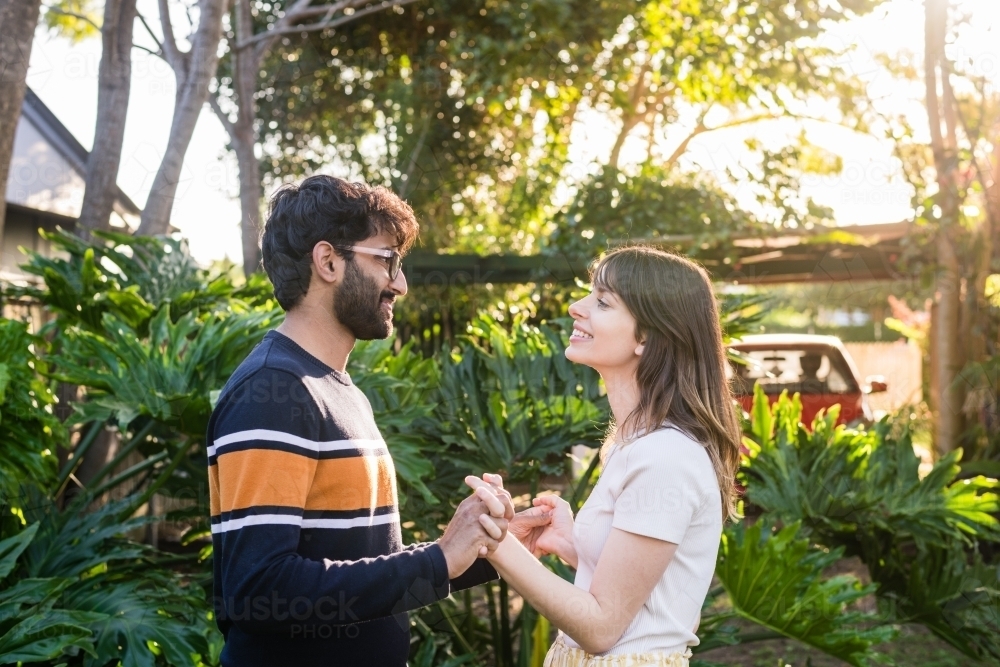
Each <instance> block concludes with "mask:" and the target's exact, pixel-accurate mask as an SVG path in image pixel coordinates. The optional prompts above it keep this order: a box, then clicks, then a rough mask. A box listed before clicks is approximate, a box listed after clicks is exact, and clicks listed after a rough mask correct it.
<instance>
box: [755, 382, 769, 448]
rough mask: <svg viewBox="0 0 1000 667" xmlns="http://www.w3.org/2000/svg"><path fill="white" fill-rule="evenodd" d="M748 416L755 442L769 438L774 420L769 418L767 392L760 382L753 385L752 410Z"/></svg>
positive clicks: (765, 440) (761, 441)
mask: <svg viewBox="0 0 1000 667" xmlns="http://www.w3.org/2000/svg"><path fill="white" fill-rule="evenodd" d="M750 417H751V420H752V421H751V423H752V431H753V434H754V435H755V436H756V437H757V442H759V443H763V442H767V441H768V440H770V439H771V432H772V430H773V426H774V422H773V420H772V419H771V405H770V402H769V401H768V398H767V394H765V393H764V388H763V387H761V386H760V384H756V385H754V388H753V410H752V411H751V414H750Z"/></svg>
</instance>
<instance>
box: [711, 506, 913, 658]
mask: <svg viewBox="0 0 1000 667" xmlns="http://www.w3.org/2000/svg"><path fill="white" fill-rule="evenodd" d="M765 524H766V522H764V521H758V522H757V523H756V524H754V525H753V526H750V527H749V528H745V527H744V526H742V525H738V526H735V527H732V528H728V529H727V530H726V531H725V534H724V535H723V538H722V545H721V547H720V552H719V561H718V565H717V567H716V576H717V577H718V578H719V580H720V581H721V582H722V585H723V586H724V587H725V589H726V593H727V594H728V595H729V598H730V600H731V601H732V604H733V608H734V609H735V611H736V612H737V613H738V614H739V615H740V616H742V617H744V618H746V619H747V620H750V621H753V622H754V623H757V624H759V625H762V626H764V627H767V628H770V629H771V630H774V631H776V632H779V633H781V634H782V635H785V636H786V637H789V638H791V639H796V640H798V641H800V642H803V643H805V644H808V645H809V646H812V647H814V648H817V649H819V650H821V651H823V652H825V653H828V654H830V655H833V656H836V657H838V658H840V659H841V660H843V661H845V662H847V663H849V664H851V665H855V667H862V666H863V665H866V664H868V663H869V660H870V659H871V657H872V654H871V648H872V647H873V646H874V645H876V644H880V643H882V642H885V641H888V640H889V639H890V638H892V636H893V635H894V630H893V629H892V628H890V627H886V626H879V625H874V626H873V625H872V623H873V621H874V620H875V619H874V617H872V616H869V615H865V614H861V613H856V612H849V611H848V606H849V605H850V604H851V603H853V602H856V601H857V600H859V599H860V598H862V597H864V596H866V595H870V594H872V593H873V592H874V591H875V587H874V586H862V585H861V584H860V583H859V582H858V581H857V580H856V579H854V578H853V577H850V576H837V577H831V578H824V577H823V571H824V570H825V569H827V568H828V567H830V566H831V565H833V564H834V563H835V562H836V561H837V560H839V559H840V558H841V557H842V555H843V550H833V551H826V550H822V549H816V548H813V547H811V546H810V545H809V541H808V540H807V539H805V538H802V537H800V535H799V530H800V524H798V523H795V524H791V525H788V526H785V527H784V528H782V529H781V530H780V531H777V532H772V531H771V530H770V529H769V528H768V527H767V526H766V525H765Z"/></svg>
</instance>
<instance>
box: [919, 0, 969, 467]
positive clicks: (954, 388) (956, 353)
mask: <svg viewBox="0 0 1000 667" xmlns="http://www.w3.org/2000/svg"><path fill="white" fill-rule="evenodd" d="M924 12H925V14H924V16H925V24H924V39H925V49H924V83H925V86H926V92H927V119H928V124H929V127H930V135H931V149H932V151H933V153H934V167H935V170H936V172H937V185H938V192H937V194H936V195H935V196H934V203H935V205H936V206H937V207H938V208H939V209H940V212H939V219H938V221H937V224H938V233H937V246H938V247H937V250H938V256H937V262H938V266H937V277H936V280H935V282H936V285H935V297H934V298H935V302H936V304H937V311H936V315H937V318H936V319H937V322H935V323H934V336H933V341H932V345H933V346H934V366H935V369H934V370H935V374H934V375H935V378H934V379H935V382H936V383H937V388H936V390H935V391H934V392H933V393H934V394H935V395H937V396H938V397H939V401H938V405H937V414H936V415H935V424H934V436H935V437H934V444H935V447H936V449H937V451H938V452H939V453H946V452H949V451H951V450H952V449H954V448H955V446H956V444H957V442H958V439H959V436H960V435H961V433H962V407H963V405H962V404H963V392H962V388H961V387H960V386H959V385H958V383H956V382H955V379H956V377H957V376H958V373H959V372H960V371H961V369H962V364H963V362H964V355H963V353H962V352H963V350H962V340H963V337H962V336H961V332H960V325H961V320H962V314H961V311H962V296H961V286H962V265H961V262H960V260H959V258H958V254H957V252H956V250H955V236H956V234H957V233H958V231H959V224H958V223H959V210H958V209H959V196H958V188H957V186H956V178H955V167H956V164H957V138H956V136H955V126H956V123H955V120H954V116H955V109H954V104H955V100H954V96H953V95H952V94H951V86H950V85H949V83H948V82H947V81H945V79H946V77H948V67H947V66H946V65H945V62H944V58H945V53H944V47H945V36H946V34H947V30H948V15H949V0H925V2H924ZM939 72H940V75H941V81H940V83H941V91H942V94H939V92H938V84H939V79H938V73H939ZM942 116H943V117H944V121H945V123H946V125H947V134H945V133H943V132H942Z"/></svg>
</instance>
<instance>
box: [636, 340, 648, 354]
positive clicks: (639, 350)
mask: <svg viewBox="0 0 1000 667" xmlns="http://www.w3.org/2000/svg"><path fill="white" fill-rule="evenodd" d="M645 349H646V344H645V343H639V344H638V345H637V346H636V348H635V356H637V357H641V356H642V351H643V350H645Z"/></svg>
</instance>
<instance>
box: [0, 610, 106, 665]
mask: <svg viewBox="0 0 1000 667" xmlns="http://www.w3.org/2000/svg"><path fill="white" fill-rule="evenodd" d="M102 618H104V615H103V614H88V613H81V612H73V611H64V610H59V609H56V610H52V609H47V610H43V611H42V612H40V613H38V614H34V615H32V616H28V617H27V618H25V619H23V620H22V621H20V622H19V623H17V625H15V626H14V627H12V628H11V629H10V630H8V631H7V632H6V633H5V634H4V635H3V636H2V637H0V664H4V665H11V664H16V663H21V662H28V663H33V662H42V661H45V660H54V659H56V658H58V657H60V656H62V655H64V654H66V653H68V652H71V651H74V650H76V651H80V650H82V651H84V652H85V653H87V654H90V655H91V656H93V655H95V651H94V644H93V632H92V631H91V629H90V628H89V627H88V626H89V625H90V624H92V623H96V622H100V620H101V619H102Z"/></svg>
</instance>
